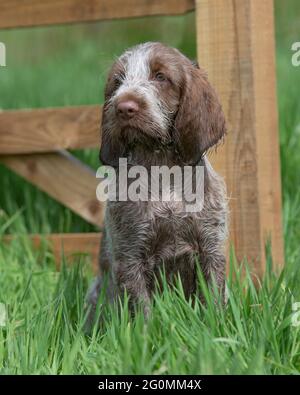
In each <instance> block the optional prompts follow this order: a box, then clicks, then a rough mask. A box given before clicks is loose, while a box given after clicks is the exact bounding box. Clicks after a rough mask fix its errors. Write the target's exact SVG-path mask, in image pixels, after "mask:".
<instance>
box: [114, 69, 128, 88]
mask: <svg viewBox="0 0 300 395" xmlns="http://www.w3.org/2000/svg"><path fill="white" fill-rule="evenodd" d="M124 78H125V75H124V74H123V73H122V74H115V77H114V85H115V89H117V88H119V86H120V85H122V82H123V80H124Z"/></svg>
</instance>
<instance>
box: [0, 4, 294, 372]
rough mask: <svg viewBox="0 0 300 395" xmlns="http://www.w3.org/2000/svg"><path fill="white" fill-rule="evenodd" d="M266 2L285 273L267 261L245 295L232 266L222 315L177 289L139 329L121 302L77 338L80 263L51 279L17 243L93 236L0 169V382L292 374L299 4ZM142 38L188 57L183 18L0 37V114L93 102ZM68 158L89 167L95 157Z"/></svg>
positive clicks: (188, 29) (244, 283)
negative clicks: (272, 25) (272, 33)
mask: <svg viewBox="0 0 300 395" xmlns="http://www.w3.org/2000/svg"><path fill="white" fill-rule="evenodd" d="M275 4H276V42H277V52H276V53H277V77H278V108H279V115H280V149H281V168H282V187H283V213H284V237H285V256H286V265H285V268H284V271H283V272H282V273H281V275H280V276H276V275H275V274H274V273H273V271H272V262H271V260H270V259H269V261H268V268H267V272H266V276H265V278H264V279H263V280H262V282H261V287H259V288H258V289H255V287H254V286H253V283H252V281H251V279H250V275H249V274H248V275H247V276H246V277H245V278H244V280H242V279H241V278H240V276H239V273H238V272H237V269H236V263H235V261H234V258H233V257H232V258H231V262H230V268H231V270H230V275H229V277H228V289H229V295H230V297H229V303H228V305H227V307H226V308H225V309H222V308H220V307H219V306H218V305H215V304H214V303H212V299H213V298H212V295H211V294H209V293H208V292H206V294H207V300H208V303H207V306H206V307H203V306H200V305H199V304H197V303H196V305H195V306H191V304H190V303H188V302H187V301H185V300H184V298H183V297H182V291H181V288H180V284H178V286H177V288H176V290H175V291H173V292H170V290H168V289H165V291H164V292H163V294H162V295H156V297H155V300H154V305H153V313H152V316H151V318H150V320H149V322H148V323H147V324H145V322H144V321H143V317H142V315H140V314H138V316H137V318H136V320H135V321H130V320H129V319H128V313H127V309H126V302H125V306H124V307H123V308H122V309H121V314H120V315H119V316H117V314H116V313H115V312H114V311H110V310H106V311H105V312H104V317H105V320H104V321H105V323H104V325H103V327H102V329H101V331H96V330H95V331H94V332H93V333H91V335H89V336H87V335H85V334H84V332H83V330H82V327H83V321H84V311H83V305H84V296H85V293H86V290H87V287H88V285H89V283H90V281H91V279H92V273H91V270H90V267H89V262H88V261H87V260H85V259H81V260H79V262H78V263H77V264H76V265H74V266H73V267H72V268H71V269H70V268H66V267H64V265H63V269H62V270H61V271H60V272H59V273H58V272H56V271H55V268H54V262H53V256H52V255H51V253H49V252H48V251H47V248H46V246H44V247H43V248H41V249H40V250H39V251H33V250H32V248H31V246H30V244H29V242H28V240H27V238H26V234H28V233H34V232H41V233H49V232H77V231H91V230H92V231H94V230H96V229H95V228H94V227H93V226H91V225H88V224H87V223H85V222H84V221H83V220H81V219H80V218H79V217H77V216H76V215H75V214H73V213H71V212H70V211H69V210H67V209H65V208H64V207H62V206H61V205H59V204H58V203H56V202H54V201H52V200H51V199H50V198H49V197H48V196H46V195H44V194H43V193H42V192H40V191H38V190H36V189H35V188H33V187H31V186H30V185H28V184H27V183H25V182H24V181H23V180H21V179H20V178H19V177H17V176H16V175H14V174H12V173H11V172H9V171H8V170H6V169H5V168H4V167H2V166H0V177H1V193H0V237H1V235H3V234H6V233H18V234H19V235H20V238H19V239H18V240H16V241H14V243H13V244H12V245H11V246H10V248H8V247H7V246H5V245H3V243H1V241H0V303H2V304H4V305H5V307H6V311H7V320H6V321H7V322H6V326H5V327H0V373H2V374H7V373H13V374H25V373H27V374H67V373H69V374H77V373H80V374H81V373H91V374H100V373H101V374H105V373H106V374H108V373H110V374H115V373H119V374H129V373H134V374H135V373H139V374H148V373H161V374H168V373H173V374H176V373H177V374H185V373H199V374H200V373H201V374H219V373H232V374H240V373H247V374H248V373H249V374H250V373H253V374H259V373H261V374H290V373H292V374H299V372H300V327H295V326H293V325H292V314H293V312H292V304H293V302H300V287H299V284H300V271H299V270H300V269H299V268H300V172H299V171H298V169H300V97H299V86H300V67H298V68H297V67H293V66H292V64H291V55H292V53H291V45H292V43H293V42H295V41H300V26H299V22H298V21H299V17H300V4H299V2H298V1H296V0H287V1H285V2H283V1H280V0H277V1H276V2H275ZM153 26H155V28H154V27H153ZM146 40H152V41H153V40H161V41H164V42H166V43H168V44H170V45H174V46H176V47H178V48H180V49H181V50H183V52H185V53H186V54H187V55H188V56H190V57H192V58H193V57H195V40H194V24H193V14H191V15H188V16H186V17H174V18H158V17H155V18H151V19H137V20H133V21H130V22H128V21H118V22H116V21H114V22H103V23H93V24H89V25H75V26H67V27H53V28H37V29H26V30H18V31H0V41H2V42H5V44H6V47H7V67H6V68H0V108H3V109H9V108H22V107H28V108H30V107H31V108H34V107H35V108H37V107H47V106H62V105H76V104H90V103H99V102H101V101H102V91H103V84H104V78H105V75H106V72H107V70H108V68H109V65H110V64H111V61H112V60H113V59H114V58H115V57H116V56H117V55H118V54H120V53H121V52H122V51H123V49H124V48H126V47H128V46H129V45H132V44H135V43H138V42H142V41H146ZM75 155H77V156H78V157H80V158H82V159H83V160H85V161H86V162H87V163H89V164H90V165H91V166H93V167H94V168H96V167H97V166H98V160H97V152H96V151H95V150H86V151H84V152H75ZM62 261H63V257H62ZM233 274H234V275H235V276H236V277H237V279H236V280H235V281H233V279H232V277H233ZM199 287H202V288H203V287H204V286H203V284H202V283H201V279H199ZM204 292H205V289H204ZM0 322H1V306H0Z"/></svg>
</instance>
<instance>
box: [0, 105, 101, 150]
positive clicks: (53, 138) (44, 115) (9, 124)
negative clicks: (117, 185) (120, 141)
mask: <svg viewBox="0 0 300 395" xmlns="http://www.w3.org/2000/svg"><path fill="white" fill-rule="evenodd" d="M100 121H101V106H78V107H63V108H47V109H37V110H13V111H12V110H9V111H3V112H0V154H25V153H35V152H50V151H57V150H59V149H80V148H92V147H99V144H100Z"/></svg>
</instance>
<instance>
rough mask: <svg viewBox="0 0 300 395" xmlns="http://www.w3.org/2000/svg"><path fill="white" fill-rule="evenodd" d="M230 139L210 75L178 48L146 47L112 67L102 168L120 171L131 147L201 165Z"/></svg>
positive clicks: (108, 84) (105, 121)
mask: <svg viewBox="0 0 300 395" xmlns="http://www.w3.org/2000/svg"><path fill="white" fill-rule="evenodd" d="M224 134H225V120H224V115H223V112H222V109H221V106H220V103H219V101H218V99H217V96H216V93H215V91H214V90H213V88H212V87H211V85H210V84H209V82H208V80H207V78H206V75H205V73H204V72H203V71H202V70H201V69H200V68H199V67H198V66H197V65H195V64H193V63H192V62H191V61H190V60H189V59H188V58H186V57H185V56H184V55H183V54H181V53H180V52H179V51H178V50H176V49H174V48H169V47H166V46H165V45H163V44H160V43H146V44H141V45H138V46H136V47H134V48H132V49H130V50H128V51H126V52H125V53H124V54H123V55H122V56H121V57H120V58H119V59H118V60H117V61H116V62H115V63H114V65H113V66H112V68H111V71H110V73H109V76H108V81H107V84H106V89H105V103H104V107H103V117H102V144H101V154H100V158H101V161H102V163H104V164H108V165H112V166H115V165H117V164H118V160H119V158H120V157H123V156H126V154H127V152H128V149H129V148H128V147H131V146H133V145H134V144H141V145H143V146H146V147H148V149H149V150H150V152H151V147H157V146H169V145H170V143H171V144H172V145H173V146H174V147H175V151H174V152H176V155H179V157H180V160H181V162H182V163H184V164H192V163H196V162H197V161H198V160H200V159H201V156H202V155H203V153H204V152H205V151H206V150H208V149H209V148H210V147H212V146H213V145H215V144H216V143H217V142H218V141H219V140H220V139H221V138H222V137H223V135H224Z"/></svg>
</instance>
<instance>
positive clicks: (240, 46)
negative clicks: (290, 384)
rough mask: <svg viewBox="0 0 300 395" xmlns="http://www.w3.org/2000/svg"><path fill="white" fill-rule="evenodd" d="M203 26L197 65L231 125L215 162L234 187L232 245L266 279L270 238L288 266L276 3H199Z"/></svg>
mask: <svg viewBox="0 0 300 395" xmlns="http://www.w3.org/2000/svg"><path fill="white" fill-rule="evenodd" d="M196 19H197V49H198V60H199V63H200V65H202V66H203V67H204V68H205V69H206V70H207V71H208V77H209V79H210V81H211V82H212V83H213V85H214V86H215V88H216V90H217V91H218V93H219V96H220V99H221V102H222V105H223V109H224V112H225V116H226V119H227V129H228V136H227V138H226V142H225V144H224V146H222V147H220V148H219V149H218V151H217V155H216V154H215V153H212V154H211V158H212V162H213V165H214V167H215V168H216V169H217V170H218V171H219V172H220V173H221V174H223V176H224V177H225V180H226V184H227V187H228V194H229V198H230V209H231V241H232V243H233V244H234V247H235V251H236V254H237V257H238V259H239V260H241V259H242V258H243V257H247V258H248V259H249V260H250V261H251V262H252V263H253V265H254V269H255V271H256V272H257V274H262V272H263V271H264V259H265V256H264V243H265V241H266V236H267V235H271V237H272V246H273V258H274V261H275V263H277V264H279V265H280V264H282V263H283V242H282V230H281V191H280V173H279V153H278V128H277V110H276V97H275V64H274V31H273V8H272V1H271V0H266V1H263V2H261V1H260V0H243V1H241V0H222V1H220V0H197V2H196Z"/></svg>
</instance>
